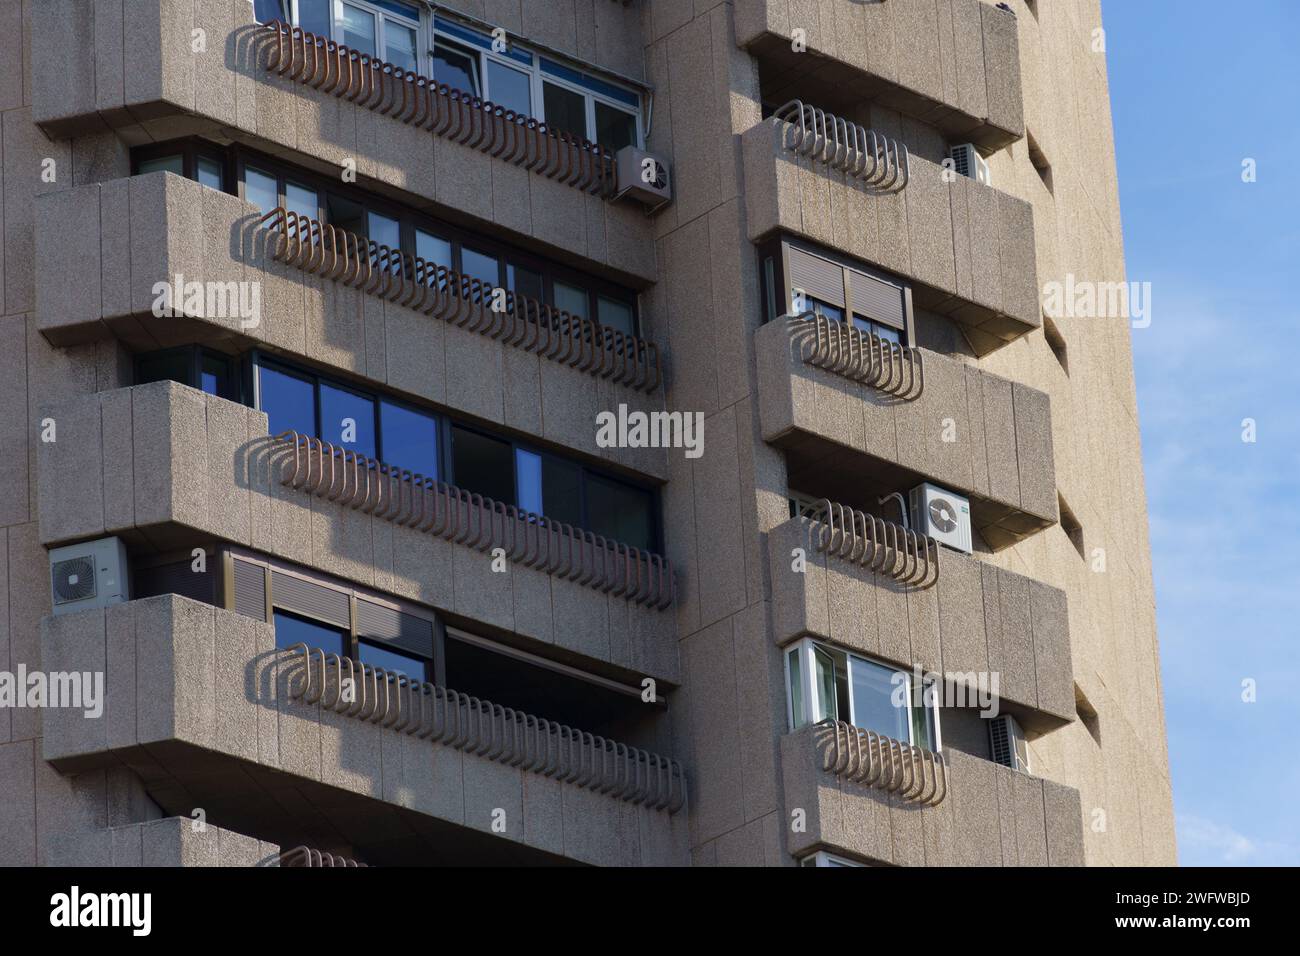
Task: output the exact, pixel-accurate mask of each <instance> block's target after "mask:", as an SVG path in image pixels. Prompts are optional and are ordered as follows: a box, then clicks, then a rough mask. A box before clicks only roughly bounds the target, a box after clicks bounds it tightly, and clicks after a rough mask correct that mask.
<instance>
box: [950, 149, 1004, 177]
mask: <svg viewBox="0 0 1300 956" xmlns="http://www.w3.org/2000/svg"><path fill="white" fill-rule="evenodd" d="M948 155H949V156H951V157H952V162H953V168H954V169H955V170H956V171H957V172H958V173H960V174H961V175H963V176H966V177H968V178H970V179H973V180H975V181H976V182H980V183H983V184H984V185H985V186H992V185H993V177H992V176H991V175H990V174H989V164H988V161H987V160H986V159H985V158H984V157H983V156H981V155H980V154H979V150H977V149H976V148H975V144H974V143H962V144H961V145H959V146H954V147H952V149H950V150H948Z"/></svg>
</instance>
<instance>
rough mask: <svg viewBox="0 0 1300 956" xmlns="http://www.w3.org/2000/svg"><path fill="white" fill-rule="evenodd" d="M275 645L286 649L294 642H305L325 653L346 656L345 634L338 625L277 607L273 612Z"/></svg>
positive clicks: (294, 643)
mask: <svg viewBox="0 0 1300 956" xmlns="http://www.w3.org/2000/svg"><path fill="white" fill-rule="evenodd" d="M273 620H274V623H275V646H276V647H278V648H280V649H281V650H288V649H289V648H291V647H293V646H294V645H296V644H306V645H307V646H308V647H309V648H312V649H313V650H315V649H317V648H319V649H320V650H322V651H324V652H325V653H326V654H337V655H339V657H347V656H348V651H347V634H346V632H344V630H343V629H342V628H340V627H332V626H330V625H329V624H322V623H321V622H320V621H313V620H311V619H310V618H308V617H305V616H303V615H300V614H291V613H289V612H288V611H281V610H279V609H278V608H277V609H276V610H275V611H274V612H273Z"/></svg>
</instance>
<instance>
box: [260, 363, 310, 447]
mask: <svg viewBox="0 0 1300 956" xmlns="http://www.w3.org/2000/svg"><path fill="white" fill-rule="evenodd" d="M258 380H259V385H260V393H259V399H260V408H261V410H262V411H264V412H266V416H267V418H268V420H269V422H270V430H271V434H272V435H278V434H280V433H281V432H286V431H296V432H300V433H302V434H304V435H313V436H314V435H315V434H316V396H315V390H314V389H313V388H312V383H311V382H309V381H308V380H306V379H303V378H299V377H298V376H296V375H289V374H287V373H285V372H281V371H280V370H279V369H274V368H267V367H266V366H262V367H261V368H260V369H258Z"/></svg>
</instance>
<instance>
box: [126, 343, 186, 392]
mask: <svg viewBox="0 0 1300 956" xmlns="http://www.w3.org/2000/svg"><path fill="white" fill-rule="evenodd" d="M193 378H194V353H193V352H192V351H190V350H189V349H178V350H173V351H169V352H157V353H155V354H153V355H142V356H140V358H139V360H138V361H137V362H136V384H137V385H146V384H148V383H149V382H180V383H181V384H182V385H193V384H194V382H193Z"/></svg>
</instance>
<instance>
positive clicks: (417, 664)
mask: <svg viewBox="0 0 1300 956" xmlns="http://www.w3.org/2000/svg"><path fill="white" fill-rule="evenodd" d="M357 650H358V651H359V652H360V655H361V663H363V664H369V665H370V666H371V667H382V668H383V669H384V670H386V671H389V672H396V673H399V674H405V675H406V676H407V677H412V678H415V679H416V680H428V662H427V661H425V660H423V659H422V658H419V657H416V656H415V655H414V654H404V653H402V652H401V651H395V650H393V649H392V648H389V647H385V646H383V645H381V644H374V643H371V642H370V641H358V642H357Z"/></svg>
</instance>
